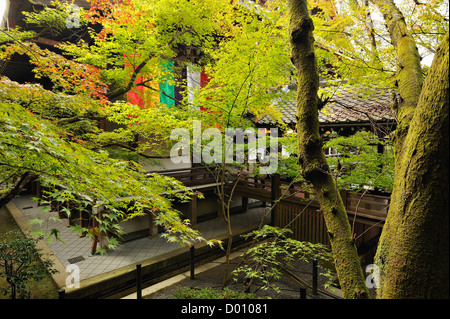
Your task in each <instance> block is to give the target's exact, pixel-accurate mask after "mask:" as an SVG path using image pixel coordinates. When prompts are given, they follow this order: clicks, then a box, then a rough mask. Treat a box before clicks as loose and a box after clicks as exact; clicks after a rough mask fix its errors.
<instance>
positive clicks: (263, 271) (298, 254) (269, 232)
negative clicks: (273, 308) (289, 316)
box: [233, 225, 333, 292]
mask: <svg viewBox="0 0 450 319" xmlns="http://www.w3.org/2000/svg"><path fill="white" fill-rule="evenodd" d="M291 233H292V231H291V230H289V229H280V228H277V227H273V226H268V225H265V226H264V227H262V228H261V229H259V230H255V231H253V232H250V233H248V234H246V235H244V236H245V238H252V239H253V240H254V241H255V244H254V245H253V246H252V247H251V248H250V249H248V250H247V252H246V253H245V254H244V262H243V263H242V264H241V265H240V266H239V267H238V268H237V269H236V270H235V271H234V272H233V274H234V276H235V280H237V276H238V275H239V274H242V275H243V276H244V279H245V280H250V283H251V282H253V281H254V280H258V282H259V283H260V284H261V287H260V289H264V290H267V289H269V288H271V289H274V290H275V291H277V292H278V291H279V288H278V287H277V286H276V283H275V284H274V283H272V281H276V280H277V279H279V278H280V276H281V274H282V269H283V268H290V267H292V265H293V262H294V261H296V260H304V261H309V260H313V259H316V260H317V261H318V262H319V263H320V264H322V265H324V266H326V267H327V269H326V271H325V273H324V274H323V275H324V276H326V277H327V278H328V280H329V282H327V283H326V285H329V283H330V280H331V270H330V265H332V260H333V258H332V255H331V253H330V252H329V250H328V248H327V247H326V246H325V245H323V244H312V243H309V242H301V241H298V240H295V239H292V238H289V237H288V236H289V234H291Z"/></svg>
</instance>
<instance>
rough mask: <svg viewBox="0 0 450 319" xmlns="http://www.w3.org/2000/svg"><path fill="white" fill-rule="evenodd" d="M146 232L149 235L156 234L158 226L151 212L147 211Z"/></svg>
mask: <svg viewBox="0 0 450 319" xmlns="http://www.w3.org/2000/svg"><path fill="white" fill-rule="evenodd" d="M148 232H149V236H150V237H155V236H158V226H157V225H156V224H155V216H154V215H153V212H151V211H149V212H148Z"/></svg>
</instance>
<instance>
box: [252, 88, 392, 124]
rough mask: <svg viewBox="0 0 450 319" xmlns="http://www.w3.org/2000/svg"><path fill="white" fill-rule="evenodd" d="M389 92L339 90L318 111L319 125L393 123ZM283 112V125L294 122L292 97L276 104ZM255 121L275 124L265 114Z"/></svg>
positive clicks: (294, 106) (293, 100)
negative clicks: (369, 94)
mask: <svg viewBox="0 0 450 319" xmlns="http://www.w3.org/2000/svg"><path fill="white" fill-rule="evenodd" d="M390 104H391V98H390V93H389V92H381V93H378V94H374V95H373V96H371V97H368V98H363V96H362V95H361V93H359V94H358V93H355V92H349V91H345V90H341V89H338V90H337V91H336V93H335V94H334V95H333V97H332V98H331V99H330V101H329V102H328V103H327V104H326V105H325V107H324V108H323V109H322V110H321V111H320V112H319V122H320V124H321V125H327V124H333V125H339V124H362V123H373V122H392V121H394V120H395V116H394V113H393V111H392V110H391V108H390ZM276 105H277V108H278V110H279V111H280V112H281V113H282V120H283V122H284V123H286V124H296V123H297V120H296V114H297V105H296V101H295V97H294V98H293V99H292V100H281V101H278V102H277V103H276ZM257 123H258V124H275V122H274V121H273V120H272V119H271V118H269V117H267V116H266V117H264V118H262V119H260V120H259V121H257Z"/></svg>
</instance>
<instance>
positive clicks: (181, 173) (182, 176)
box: [151, 166, 216, 187]
mask: <svg viewBox="0 0 450 319" xmlns="http://www.w3.org/2000/svg"><path fill="white" fill-rule="evenodd" d="M213 170H214V169H213V168H208V167H205V166H199V167H190V168H179V169H170V170H161V171H152V172H151V173H158V174H161V175H164V176H170V177H173V178H175V179H177V180H179V181H180V182H182V183H183V185H185V186H188V187H192V186H204V185H208V184H213V183H215V182H216V178H215V177H214V173H213Z"/></svg>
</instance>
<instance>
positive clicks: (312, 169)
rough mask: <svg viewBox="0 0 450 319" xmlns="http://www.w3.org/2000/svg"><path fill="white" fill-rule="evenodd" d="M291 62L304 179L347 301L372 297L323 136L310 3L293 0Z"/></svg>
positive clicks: (300, 159)
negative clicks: (317, 207)
mask: <svg viewBox="0 0 450 319" xmlns="http://www.w3.org/2000/svg"><path fill="white" fill-rule="evenodd" d="M289 13H290V23H289V34H290V43H291V60H292V62H293V64H294V65H295V67H296V69H297V78H298V83H297V84H298V93H297V134H298V154H299V163H300V165H301V167H302V173H303V176H304V177H305V178H306V179H307V180H309V181H310V182H311V183H312V184H313V187H314V192H315V195H316V196H317V199H318V201H319V203H320V206H321V210H322V213H323V216H324V219H325V223H326V225H327V229H328V232H329V237H330V243H331V247H332V251H333V256H334V260H335V266H336V270H337V274H338V278H339V282H340V285H341V288H342V291H343V294H344V297H345V298H368V296H369V293H368V290H367V287H366V284H365V280H364V274H363V272H362V268H361V264H360V261H359V257H358V253H357V250H356V246H355V243H354V241H353V238H352V233H351V228H350V224H349V221H348V217H347V213H346V211H345V207H344V205H343V203H342V199H341V196H340V194H339V191H338V189H337V187H336V183H335V180H334V179H333V177H332V176H331V174H330V170H329V167H328V164H327V162H326V159H325V154H324V152H323V150H322V139H321V137H320V134H319V117H318V114H319V113H318V107H317V106H318V99H317V91H318V89H319V73H318V69H317V61H316V56H315V53H314V38H313V34H312V31H313V30H314V26H313V23H312V20H311V18H310V17H309V13H308V9H307V5H306V1H304V0H289Z"/></svg>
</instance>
